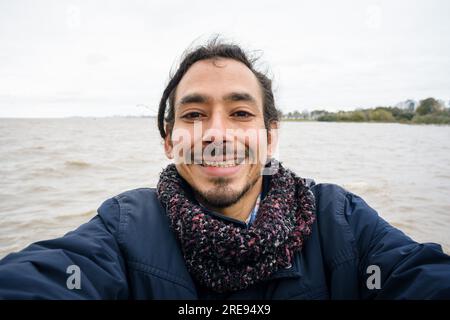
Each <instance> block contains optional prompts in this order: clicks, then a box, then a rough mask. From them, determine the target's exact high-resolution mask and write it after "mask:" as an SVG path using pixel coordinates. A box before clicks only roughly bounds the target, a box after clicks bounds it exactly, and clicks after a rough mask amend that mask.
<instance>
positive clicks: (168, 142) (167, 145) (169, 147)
mask: <svg viewBox="0 0 450 320" xmlns="http://www.w3.org/2000/svg"><path fill="white" fill-rule="evenodd" d="M164 152H165V153H166V157H167V158H168V159H173V143H172V131H171V130H170V127H169V126H168V125H166V137H165V138H164Z"/></svg>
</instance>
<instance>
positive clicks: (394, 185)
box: [0, 117, 450, 258]
mask: <svg viewBox="0 0 450 320" xmlns="http://www.w3.org/2000/svg"><path fill="white" fill-rule="evenodd" d="M278 158H279V159H280V160H281V161H282V162H283V163H284V165H285V166H286V167H288V168H291V169H293V170H294V171H295V172H297V174H298V175H300V176H302V177H308V178H313V179H314V180H315V181H316V183H321V182H326V183H336V184H339V185H341V186H343V187H345V188H346V189H348V190H349V191H352V192H354V193H356V194H358V195H360V196H361V197H363V198H364V199H365V200H366V202H367V203H368V204H369V205H370V206H371V207H373V208H374V209H375V210H377V211H378V213H379V214H380V215H381V216H382V217H383V218H384V219H386V220H387V221H389V222H390V223H392V224H393V225H395V226H396V227H398V228H400V229H401V230H403V231H404V232H405V233H406V234H408V235H409V236H411V237H412V238H414V239H415V240H417V241H419V242H437V243H440V244H442V246H443V248H444V250H445V251H447V252H450V126H435V125H427V126H425V125H403V124H387V123H386V124H381V123H322V122H283V123H282V124H281V130H280V146H279V155H278ZM168 163H169V161H168V160H167V159H166V158H165V156H164V152H163V145H162V141H161V139H160V137H159V134H158V131H157V128H156V119H154V118H120V117H117V118H66V119H0V258H1V257H3V256H5V255H6V254H7V253H9V252H12V251H17V250H20V249H21V248H23V247H25V246H26V245H28V244H30V243H32V242H35V241H38V240H43V239H49V238H54V237H58V236H62V235H64V234H65V233H66V232H68V231H70V230H72V229H74V228H76V227H77V226H79V225H80V224H82V223H84V222H86V221H88V220H89V219H90V218H91V217H93V216H94V215H95V214H96V210H97V208H98V207H99V206H100V204H101V203H102V202H103V201H104V200H106V199H107V198H109V197H111V196H114V195H116V194H118V193H120V192H122V191H125V190H128V189H133V188H138V187H154V186H156V183H157V181H158V175H159V173H160V172H161V170H162V168H163V167H165V166H166V165H167V164H168Z"/></svg>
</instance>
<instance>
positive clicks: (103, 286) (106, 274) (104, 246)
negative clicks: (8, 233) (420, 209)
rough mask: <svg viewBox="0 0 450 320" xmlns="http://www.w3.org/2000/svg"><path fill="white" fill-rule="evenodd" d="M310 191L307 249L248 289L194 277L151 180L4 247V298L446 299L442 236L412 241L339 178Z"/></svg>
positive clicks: (448, 283) (0, 283) (448, 277)
mask: <svg viewBox="0 0 450 320" xmlns="http://www.w3.org/2000/svg"><path fill="white" fill-rule="evenodd" d="M311 190H312V191H313V193H314V195H315V198H316V207H317V219H316V221H315V223H314V225H313V231H312V234H311V236H310V237H309V238H308V240H307V241H306V242H305V245H304V247H303V249H302V251H301V252H300V253H298V254H296V255H295V259H294V263H293V264H292V266H291V267H290V268H287V269H282V270H278V271H277V272H276V273H275V274H273V276H272V277H271V279H269V280H267V281H264V282H261V283H258V284H256V285H254V286H252V287H249V288H247V289H245V290H240V291H236V292H233V293H228V294H216V293H214V292H211V291H209V290H207V289H205V288H202V287H200V286H198V285H197V284H196V283H195V282H194V280H193V279H192V277H191V276H190V274H189V272H188V271H187V269H186V267H185V263H184V259H183V256H182V254H181V252H180V247H179V244H178V242H177V240H176V238H175V236H174V233H173V232H172V231H171V230H170V228H169V223H168V219H167V216H166V214H165V211H164V209H163V208H162V207H161V205H160V203H159V201H158V199H157V196H156V193H155V190H154V189H147V188H145V189H136V190H131V191H127V192H125V193H123V194H120V195H118V196H116V197H114V198H111V199H109V200H107V201H105V202H104V203H103V204H102V205H101V207H100V208H99V209H98V215H96V216H95V217H94V218H93V219H92V220H91V221H89V222H88V223H86V224H84V225H82V226H80V227H79V228H78V229H76V230H75V231H72V232H69V233H68V234H66V235H65V236H64V237H62V238H58V239H53V240H48V241H41V242H37V243H34V244H32V245H30V246H29V247H27V248H26V249H24V250H23V251H20V252H17V253H12V254H9V255H8V256H6V257H5V258H4V259H3V260H1V261H0V298H3V299H422V298H426V299H437V298H446V299H449V298H450V257H449V256H448V255H446V254H444V253H443V252H442V249H441V247H440V246H439V245H437V244H431V243H428V244H419V243H416V242H414V241H413V240H411V239H410V238H409V237H407V236H406V235H405V234H404V233H402V232H401V231H399V230H398V229H396V228H394V227H392V226H391V225H389V224H388V223H387V222H385V221H384V220H383V219H381V218H380V217H379V216H378V215H377V213H376V212H375V211H374V210H373V209H372V208H370V207H369V206H368V205H367V204H366V203H365V202H364V200H363V199H361V198H360V197H358V196H356V195H354V194H352V193H350V192H348V191H346V190H344V189H343V188H341V187H339V186H336V185H333V184H317V185H314V186H312V188H311ZM70 265H76V266H78V267H79V268H80V271H81V281H80V284H81V288H80V289H76V288H75V289H69V288H68V287H67V285H66V281H67V278H68V277H69V276H70V275H71V274H68V273H66V271H67V268H68V266H70ZM371 265H375V266H377V267H379V271H380V273H379V275H380V282H379V285H380V287H379V289H377V288H373V289H369V287H368V286H367V282H368V281H367V280H368V278H369V277H370V276H372V275H374V273H373V271H372V269H370V268H369V272H368V267H369V266H371ZM371 279H372V280H373V278H371ZM371 279H369V282H371V281H372V280H371ZM371 283H372V282H371Z"/></svg>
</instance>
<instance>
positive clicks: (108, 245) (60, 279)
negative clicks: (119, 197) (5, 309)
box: [0, 199, 128, 299]
mask: <svg viewBox="0 0 450 320" xmlns="http://www.w3.org/2000/svg"><path fill="white" fill-rule="evenodd" d="M98 213H99V215H97V216H95V217H94V218H93V219H92V220H90V221H89V222H88V223H86V224H83V225H82V226H80V227H79V228H78V229H76V230H75V231H72V232H69V233H67V234H66V235H65V236H63V237H61V238H57V239H53V240H47V241H41V242H36V243H34V244H32V245H30V246H29V247H27V248H25V249H24V250H22V251H20V252H17V253H11V254H9V255H8V256H6V257H5V258H4V259H3V260H1V261H0V299H120V298H125V299H126V298H127V297H128V293H127V292H128V287H127V281H126V273H125V265H124V261H123V258H122V256H121V253H120V249H119V246H118V243H117V242H116V237H115V233H116V230H117V228H116V226H117V225H118V220H119V218H118V217H119V206H118V204H117V201H116V200H115V199H109V200H107V201H105V202H104V203H103V204H102V206H101V207H100V208H99V210H98ZM105 217H110V219H106V220H105ZM78 276H79V277H78ZM77 277H78V278H77ZM77 279H79V282H77Z"/></svg>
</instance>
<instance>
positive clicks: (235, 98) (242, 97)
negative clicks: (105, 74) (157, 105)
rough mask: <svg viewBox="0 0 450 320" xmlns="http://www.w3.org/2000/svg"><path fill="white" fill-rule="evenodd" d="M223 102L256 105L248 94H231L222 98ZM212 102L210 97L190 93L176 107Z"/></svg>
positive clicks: (254, 100)
mask: <svg viewBox="0 0 450 320" xmlns="http://www.w3.org/2000/svg"><path fill="white" fill-rule="evenodd" d="M222 99H223V100H224V101H227V102H239V101H244V102H249V103H252V104H254V105H256V99H255V98H254V97H253V96H252V95H251V94H249V93H246V92H231V93H229V94H227V95H225V96H223V97H222ZM211 100H212V98H211V97H209V96H206V95H203V94H200V93H192V94H188V95H186V96H184V97H182V98H181V99H180V102H178V105H180V106H184V105H187V104H191V103H201V104H206V103H208V102H210V101H211Z"/></svg>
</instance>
